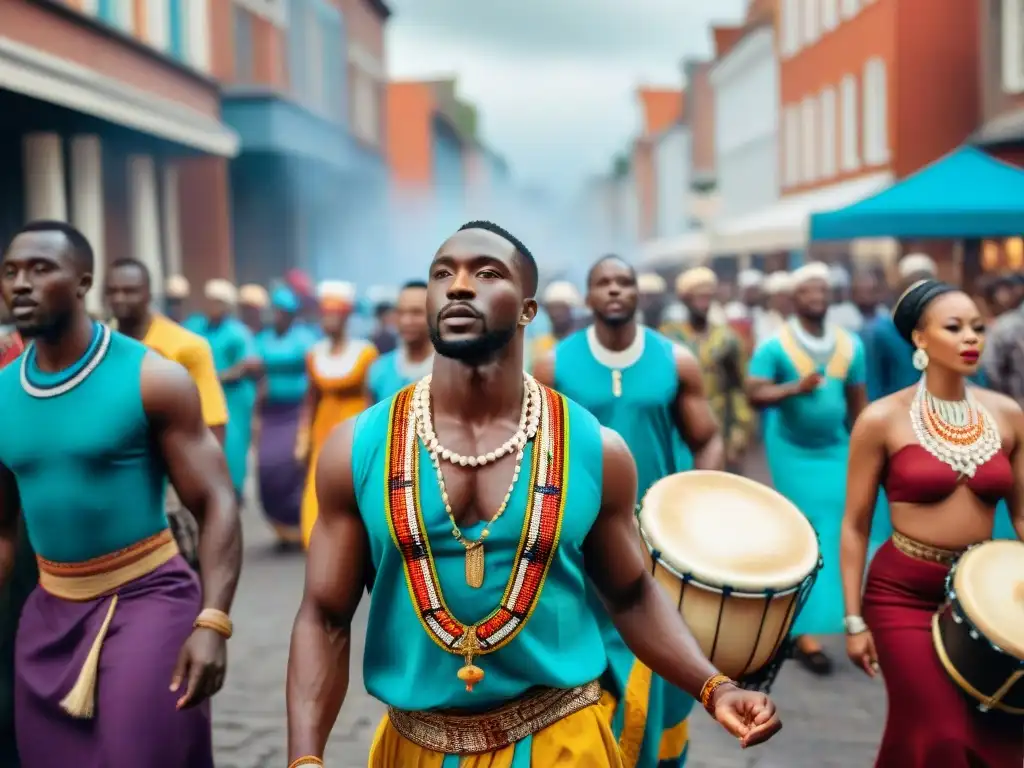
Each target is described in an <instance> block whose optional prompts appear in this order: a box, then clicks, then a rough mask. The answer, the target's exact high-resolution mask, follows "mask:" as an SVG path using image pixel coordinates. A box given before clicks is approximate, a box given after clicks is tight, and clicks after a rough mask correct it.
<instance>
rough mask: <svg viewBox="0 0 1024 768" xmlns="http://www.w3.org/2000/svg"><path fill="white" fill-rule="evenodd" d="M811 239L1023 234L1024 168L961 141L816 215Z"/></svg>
mask: <svg viewBox="0 0 1024 768" xmlns="http://www.w3.org/2000/svg"><path fill="white" fill-rule="evenodd" d="M810 229H811V232H810V235H811V240H812V241H813V240H853V239H855V238H859V237H897V238H921V239H954V240H960V239H969V238H986V237H1014V236H1017V235H1021V234H1024V170H1021V169H1019V168H1017V167H1015V166H1012V165H1009V164H1007V163H1004V162H1002V161H1001V160H996V159H995V158H994V157H991V156H990V155H988V154H986V153H985V152H983V151H982V150H980V149H977V148H975V147H967V146H965V147H960V148H959V149H956V150H954V151H953V152H951V153H949V154H948V155H946V156H945V157H942V158H940V159H938V160H936V161H935V162H934V163H932V164H931V165H928V166H925V167H924V168H922V169H921V170H919V171H918V172H917V173H914V174H912V175H911V176H908V177H907V178H905V179H903V180H902V181H900V182H898V183H896V184H893V185H892V186H891V187H889V188H888V189H885V190H883V191H882V192H879V193H878V194H876V195H874V196H872V197H868V198H865V199H863V200H861V201H859V202H857V203H854V204H853V205H850V206H847V207H846V208H840V209H839V210H836V211H828V212H825V213H816V214H814V215H813V216H811V227H810Z"/></svg>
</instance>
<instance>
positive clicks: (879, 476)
mask: <svg viewBox="0 0 1024 768" xmlns="http://www.w3.org/2000/svg"><path fill="white" fill-rule="evenodd" d="M893 319H894V320H895V323H896V327H897V329H898V330H899V331H900V333H901V334H902V335H903V337H904V338H906V339H907V341H909V342H911V343H912V344H913V345H914V347H915V348H916V351H915V352H914V365H915V367H916V368H917V369H918V370H920V371H921V372H922V377H921V381H920V383H919V384H917V385H914V386H912V387H909V388H907V389H904V390H901V391H899V392H896V393H894V394H892V395H890V396H888V397H885V398H883V399H881V400H878V401H877V402H875V403H873V404H872V405H870V406H869V407H868V408H867V409H865V410H864V412H863V413H862V414H861V416H860V418H859V419H857V423H856V424H855V425H854V428H853V434H852V436H851V442H850V458H849V476H848V481H847V482H848V486H847V500H846V514H845V517H844V520H843V533H842V572H843V592H844V599H845V604H846V617H847V618H846V630H847V652H848V654H849V656H850V659H851V660H852V661H853V662H854V664H856V665H857V666H858V667H861V668H862V669H863V670H864V672H865V673H867V674H868V675H870V676H871V677H874V676H875V675H876V674H878V673H879V672H881V674H882V676H883V677H884V679H885V687H886V692H887V694H888V700H889V712H888V719H887V721H886V725H885V734H884V736H883V738H882V744H881V748H880V750H879V754H878V759H877V762H876V763H875V765H876V768H939V766H941V768H968V767H977V768H981V767H982V766H985V767H987V768H1021V765H1022V764H1024V724H1022V721H1021V720H1020V719H1019V718H1012V717H1009V716H1007V715H1003V714H1001V713H997V712H989V713H985V714H982V713H980V712H978V710H977V708H976V707H975V706H974V705H973V704H972V703H971V702H970V701H969V700H968V699H967V697H966V696H965V695H964V694H963V693H962V692H961V691H960V690H959V688H957V686H956V685H955V684H954V683H953V682H952V680H950V678H949V676H948V675H947V673H946V671H945V670H944V668H943V667H942V664H941V663H940V661H939V658H938V655H937V654H936V651H935V649H934V646H933V643H932V636H931V618H932V615H933V614H934V613H935V611H936V609H937V608H938V607H939V605H940V604H941V603H942V602H943V601H944V600H945V579H946V575H947V574H948V572H949V568H950V566H951V564H952V563H953V561H954V560H955V559H956V558H957V556H958V555H959V554H960V553H961V552H963V551H964V549H966V548H967V547H968V546H970V545H972V544H975V543H977V542H980V541H984V540H986V539H990V538H991V537H992V527H993V518H994V515H995V509H996V504H997V503H998V502H999V501H1000V499H1003V498H1007V499H1008V500H1009V503H1010V513H1011V515H1012V517H1013V523H1014V527H1015V529H1016V531H1017V534H1018V536H1020V537H1021V538H1024V498H1022V494H1021V493H1020V489H1019V488H1015V486H1014V477H1015V476H1016V477H1017V478H1024V414H1022V412H1021V409H1020V407H1019V406H1018V405H1017V404H1016V403H1015V402H1013V401H1012V400H1010V399H1009V398H1007V397H1004V396H1002V395H1000V394H997V393H994V392H990V391H988V390H984V389H978V388H976V387H973V386H969V385H968V383H967V381H966V379H967V377H968V376H970V375H972V374H974V373H975V372H976V371H977V368H978V360H979V357H980V356H981V352H982V347H983V345H984V339H985V326H984V321H983V319H982V317H981V314H980V313H979V311H978V308H977V306H976V305H975V304H974V302H973V301H972V300H971V298H970V297H969V296H967V294H965V293H963V292H962V291H960V290H957V289H956V288H953V287H951V286H948V285H945V284H943V283H939V282H936V281H934V280H923V281H921V282H919V283H915V284H914V285H912V286H911V287H910V288H909V289H908V290H907V291H906V292H905V293H904V294H903V296H901V297H900V300H899V301H898V302H897V303H896V306H895V307H894V309H893ZM940 457H941V458H940ZM879 488H884V489H885V491H886V494H887V495H888V498H889V504H890V514H891V516H892V525H893V529H894V533H893V536H892V539H891V540H890V541H889V542H887V543H886V544H885V545H883V546H882V547H881V549H879V551H878V553H877V554H876V555H875V557H874V559H873V561H872V563H871V567H870V569H869V570H868V577H867V582H866V584H865V583H864V580H863V577H864V566H865V560H866V553H867V549H868V541H869V534H870V530H871V517H872V514H873V512H874V507H875V497H876V495H877V493H878V489H879ZM862 584H864V588H863V599H862V589H861V586H862ZM862 609H863V618H862Z"/></svg>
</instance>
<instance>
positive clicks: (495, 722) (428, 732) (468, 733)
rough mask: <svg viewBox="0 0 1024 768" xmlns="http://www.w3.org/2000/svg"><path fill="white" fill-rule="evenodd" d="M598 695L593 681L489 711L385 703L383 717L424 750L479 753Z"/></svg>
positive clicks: (493, 749) (521, 735)
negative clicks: (424, 708)
mask: <svg viewBox="0 0 1024 768" xmlns="http://www.w3.org/2000/svg"><path fill="white" fill-rule="evenodd" d="M600 698H601V685H600V684H599V683H598V682H597V681H596V680H595V681H594V682H591V683H587V684H586V685H580V686H577V687H576V688H569V689H567V690H563V689H559V688H542V689H539V690H536V691H531V692H530V693H527V694H526V695H524V696H523V697H522V698H519V699H516V700H515V701H513V702H511V703H509V704H505V705H504V706H501V707H499V708H498V709H492V710H490V711H488V712H479V713H474V714H450V713H445V712H431V711H422V712H407V711H405V710H401V709H395V708H394V707H388V717H389V718H390V719H391V725H393V726H394V728H395V730H396V731H398V733H399V735H401V736H402V737H404V738H406V739H408V740H409V741H411V742H412V743H413V744H417V745H419V746H421V747H423V748H424V749H429V750H432V751H434V752H442V753H444V754H446V755H479V754H484V753H487V752H496V751H497V750H499V749H504V748H505V747H507V746H509V745H511V744H515V743H516V742H517V741H522V740H523V739H525V738H526V737H527V736H530V735H532V734H534V733H537V732H538V731H542V730H544V729H545V728H547V727H548V726H549V725H552V724H554V723H557V722H558V721H559V720H561V719H562V718H564V717H568V716H569V715H572V714H575V713H576V712H579V711H580V710H581V709H585V708H586V707H589V706H590V705H592V704H596V703H597V702H598V701H599V700H600Z"/></svg>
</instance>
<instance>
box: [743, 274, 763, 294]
mask: <svg viewBox="0 0 1024 768" xmlns="http://www.w3.org/2000/svg"><path fill="white" fill-rule="evenodd" d="M763 283H764V273H763V272H762V271H761V270H759V269H744V270H743V271H742V272H740V273H739V275H737V276H736V286H737V287H738V288H739V289H740V290H741V291H746V290H748V289H750V288H759V287H760V286H761V285H762V284H763Z"/></svg>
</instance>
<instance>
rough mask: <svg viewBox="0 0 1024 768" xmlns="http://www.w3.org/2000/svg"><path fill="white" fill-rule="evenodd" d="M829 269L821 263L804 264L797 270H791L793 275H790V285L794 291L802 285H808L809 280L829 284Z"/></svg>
mask: <svg viewBox="0 0 1024 768" xmlns="http://www.w3.org/2000/svg"><path fill="white" fill-rule="evenodd" d="M829 277H830V273H829V269H828V264H825V263H824V262H821V261H812V262H809V263H807V264H804V265H803V266H802V267H800V268H799V269H795V270H793V274H792V275H790V278H789V279H790V285H791V286H792V287H793V290H794V291H795V290H796V289H797V288H799V287H800V286H801V285H803V284H804V283H808V282H810V281H811V280H824V281H825V282H826V283H828V282H829Z"/></svg>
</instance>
